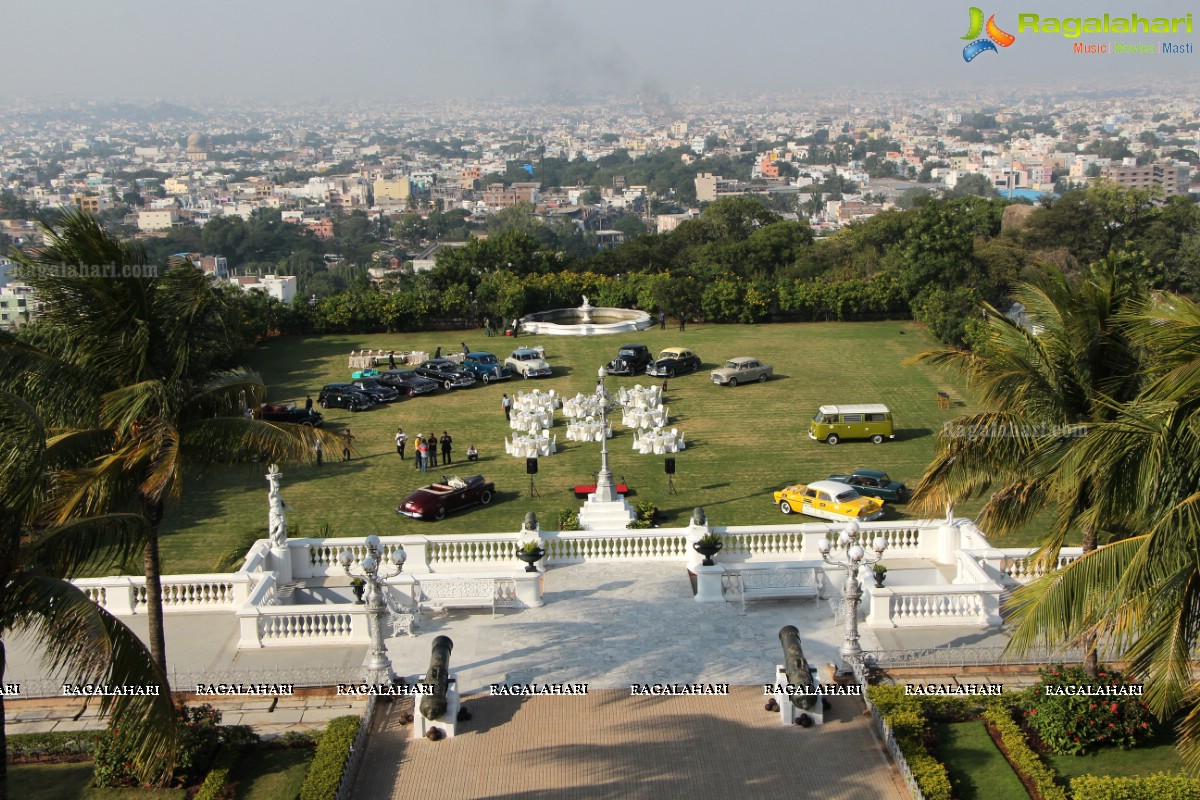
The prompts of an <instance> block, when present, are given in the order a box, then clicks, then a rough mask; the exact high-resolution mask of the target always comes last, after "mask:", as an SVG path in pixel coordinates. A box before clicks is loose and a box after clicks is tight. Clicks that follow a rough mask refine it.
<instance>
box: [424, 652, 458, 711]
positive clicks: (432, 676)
mask: <svg viewBox="0 0 1200 800" xmlns="http://www.w3.org/2000/svg"><path fill="white" fill-rule="evenodd" d="M453 649H454V642H452V641H451V640H450V637H449V636H439V637H437V638H436V639H434V640H433V652H432V653H431V654H430V655H429V670H428V671H427V672H426V673H425V680H423V681H421V685H422V686H430V687H433V688H432V689H425V690H423V691H425V692H430V694H422V695H421V716H423V717H425V719H439V718H440V717H442V716H443V715H444V714H445V713H446V692H447V691H448V690H449V688H450V651H451V650H453Z"/></svg>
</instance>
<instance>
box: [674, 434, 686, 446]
mask: <svg viewBox="0 0 1200 800" xmlns="http://www.w3.org/2000/svg"><path fill="white" fill-rule="evenodd" d="M676 446H677V447H678V448H679V449H680V450H686V449H687V448H686V447H685V446H684V444H683V434H682V433H680V434H679V441H678V442H676Z"/></svg>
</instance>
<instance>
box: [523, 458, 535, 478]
mask: <svg viewBox="0 0 1200 800" xmlns="http://www.w3.org/2000/svg"><path fill="white" fill-rule="evenodd" d="M525 474H526V475H537V459H536V458H527V459H525Z"/></svg>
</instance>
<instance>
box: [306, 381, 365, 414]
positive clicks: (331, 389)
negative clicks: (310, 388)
mask: <svg viewBox="0 0 1200 800" xmlns="http://www.w3.org/2000/svg"><path fill="white" fill-rule="evenodd" d="M317 402H318V403H320V404H321V408H348V409H350V410H351V411H366V410H367V409H368V408H370V407H371V406H373V405H375V400H374V399H373V398H372V397H371V395H369V394H367V393H366V392H363V391H361V390H359V389H356V388H354V387H353V386H351V385H350V384H348V383H328V384H326V385H325V386H323V387H321V394H320V395H319V396H318V397H317Z"/></svg>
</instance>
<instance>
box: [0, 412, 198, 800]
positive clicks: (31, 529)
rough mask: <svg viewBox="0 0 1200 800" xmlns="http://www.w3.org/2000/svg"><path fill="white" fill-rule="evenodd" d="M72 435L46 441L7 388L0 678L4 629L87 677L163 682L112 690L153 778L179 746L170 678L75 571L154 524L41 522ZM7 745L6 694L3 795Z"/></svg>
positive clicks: (106, 703)
mask: <svg viewBox="0 0 1200 800" xmlns="http://www.w3.org/2000/svg"><path fill="white" fill-rule="evenodd" d="M75 444H76V443H75V442H73V441H72V437H69V436H67V437H61V436H60V437H51V439H50V441H49V442H47V441H46V436H45V431H44V430H43V427H42V421H41V419H40V418H39V417H38V415H37V413H36V412H35V411H34V410H33V408H32V407H30V406H29V405H28V404H26V403H25V402H23V401H22V400H20V399H19V398H17V397H15V396H14V395H12V394H8V393H5V392H0V683H2V682H3V678H4V670H5V649H4V642H3V637H4V636H6V635H7V634H9V633H20V634H24V635H27V636H31V637H32V639H33V640H34V641H35V642H37V643H38V644H39V645H40V647H41V648H42V650H43V652H44V654H45V660H46V666H47V667H48V668H49V671H50V672H51V674H54V675H58V674H66V675H69V676H71V677H72V678H74V679H76V680H79V681H81V682H85V683H107V684H114V685H129V686H134V685H136V686H149V685H157V686H158V687H159V694H158V696H112V697H110V696H105V697H102V698H101V700H100V709H101V712H102V713H105V714H109V715H111V717H112V720H113V722H114V724H116V725H119V726H122V727H125V728H127V729H128V730H129V731H130V732H131V736H133V737H134V741H133V745H134V751H135V752H136V753H137V754H138V761H139V764H140V767H141V768H140V772H141V774H142V775H143V776H145V777H146V778H147V779H150V780H155V781H157V780H159V779H162V778H165V777H166V776H168V775H170V774H171V770H172V768H173V762H174V758H175V749H176V746H177V727H176V724H175V710H174V707H173V705H172V701H171V694H170V690H169V688H168V687H167V685H166V678H165V676H164V673H163V671H162V670H161V669H159V668H158V665H157V664H156V663H155V661H154V659H153V658H152V656H151V654H150V653H149V652H148V651H147V649H146V647H145V645H144V644H142V642H141V640H140V639H138V637H137V635H136V634H134V633H133V632H132V631H130V630H129V629H128V628H127V627H125V625H123V624H122V623H121V622H120V621H118V620H117V619H115V618H114V617H112V616H111V615H110V614H109V613H108V612H106V611H104V610H103V609H101V608H99V607H98V606H97V605H96V604H95V603H93V602H92V601H91V600H90V599H89V598H88V597H87V595H86V594H84V593H83V592H82V591H81V590H80V589H78V588H76V587H75V586H74V585H73V584H71V583H70V582H69V581H68V580H67V578H69V577H71V576H73V575H76V574H78V573H79V572H80V571H82V570H86V569H87V568H88V567H89V566H91V565H95V564H100V563H106V562H107V561H108V560H110V559H112V558H114V557H121V556H122V555H124V554H127V553H130V552H135V551H136V550H137V548H138V547H139V546H140V543H141V538H142V536H143V534H144V532H145V521H144V520H143V519H142V518H141V517H139V516H136V515H128V514H114V515H107V516H104V517H98V518H80V519H76V520H72V521H71V522H70V523H68V524H66V525H62V526H58V527H51V528H45V527H43V526H41V525H40V524H39V520H38V519H37V509H38V507H39V505H40V501H41V499H42V497H43V496H44V494H45V493H46V492H47V491H53V487H52V486H50V485H49V484H48V482H47V480H46V475H47V472H48V471H49V470H52V469H53V468H54V467H55V466H57V465H59V464H61V463H63V462H64V461H67V462H69V461H70V460H72V459H73V458H74V455H73V453H72V452H71V451H72V450H73V449H74V446H75ZM7 757H8V747H7V740H6V738H5V731H4V696H3V694H0V800H7V797H8V769H7V760H8V759H7Z"/></svg>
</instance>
